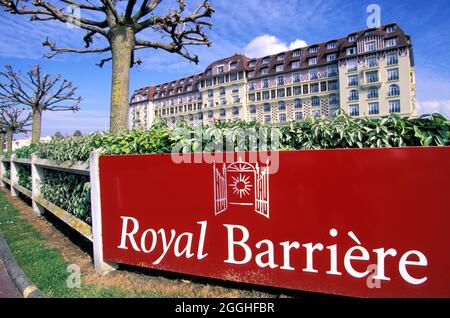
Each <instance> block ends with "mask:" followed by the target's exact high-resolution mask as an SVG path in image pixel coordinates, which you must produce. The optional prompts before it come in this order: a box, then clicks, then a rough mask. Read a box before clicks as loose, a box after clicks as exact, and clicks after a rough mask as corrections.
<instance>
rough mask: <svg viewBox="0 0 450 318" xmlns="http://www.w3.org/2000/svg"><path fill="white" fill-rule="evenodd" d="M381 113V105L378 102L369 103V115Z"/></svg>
mask: <svg viewBox="0 0 450 318" xmlns="http://www.w3.org/2000/svg"><path fill="white" fill-rule="evenodd" d="M379 113H380V106H379V104H378V103H369V115H378V114H379Z"/></svg>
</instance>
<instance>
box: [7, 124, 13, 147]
mask: <svg viewBox="0 0 450 318" xmlns="http://www.w3.org/2000/svg"><path fill="white" fill-rule="evenodd" d="M6 138H7V139H8V140H7V142H8V147H7V148H6V150H7V151H12V142H13V131H12V129H8V130H7V131H6Z"/></svg>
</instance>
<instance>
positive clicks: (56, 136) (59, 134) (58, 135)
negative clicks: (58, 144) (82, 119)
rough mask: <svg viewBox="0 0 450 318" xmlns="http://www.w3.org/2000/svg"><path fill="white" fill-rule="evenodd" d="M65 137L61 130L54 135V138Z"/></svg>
mask: <svg viewBox="0 0 450 318" xmlns="http://www.w3.org/2000/svg"><path fill="white" fill-rule="evenodd" d="M62 138H64V136H63V134H61V132H60V131H57V132H55V134H54V135H53V139H62Z"/></svg>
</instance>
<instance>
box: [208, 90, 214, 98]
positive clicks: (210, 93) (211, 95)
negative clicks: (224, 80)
mask: <svg viewBox="0 0 450 318" xmlns="http://www.w3.org/2000/svg"><path fill="white" fill-rule="evenodd" d="M213 96H214V93H213V90H212V89H208V97H213Z"/></svg>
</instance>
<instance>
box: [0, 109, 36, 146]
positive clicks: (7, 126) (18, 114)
mask: <svg viewBox="0 0 450 318" xmlns="http://www.w3.org/2000/svg"><path fill="white" fill-rule="evenodd" d="M31 117H32V115H31V112H26V111H25V109H23V108H16V107H13V106H7V107H3V108H1V109H0V127H2V129H3V130H4V131H5V132H6V139H7V150H8V151H12V142H13V137H14V134H16V133H21V132H26V131H28V129H26V128H27V127H29V126H31V122H30V121H31Z"/></svg>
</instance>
